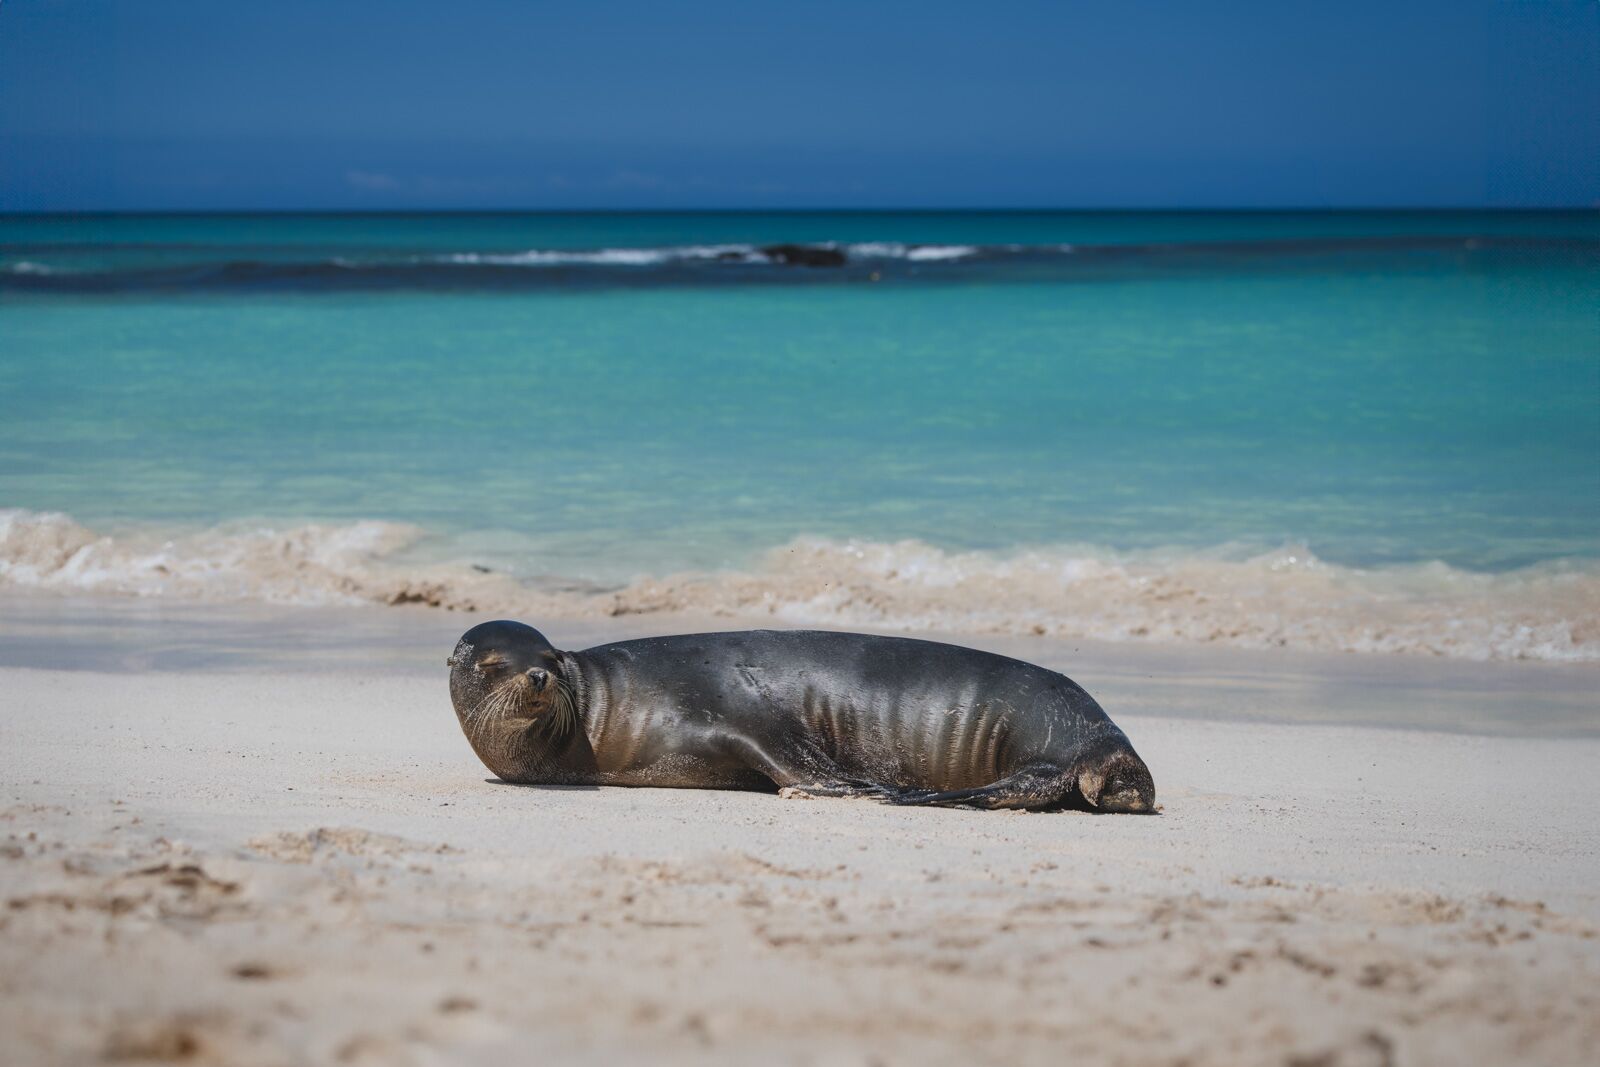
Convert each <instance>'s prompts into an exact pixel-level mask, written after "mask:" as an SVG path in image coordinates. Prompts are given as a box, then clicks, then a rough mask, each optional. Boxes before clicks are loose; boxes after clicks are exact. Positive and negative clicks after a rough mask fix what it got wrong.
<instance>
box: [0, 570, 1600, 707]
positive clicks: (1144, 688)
mask: <svg viewBox="0 0 1600 1067" xmlns="http://www.w3.org/2000/svg"><path fill="white" fill-rule="evenodd" d="M0 603H4V604H5V605H6V607H7V611H6V612H5V613H4V615H3V616H0V669H3V668H38V667H42V668H46V669H55V668H66V669H88V670H97V671H106V672H113V673H141V672H147V671H155V672H178V673H239V672H253V673H263V672H265V673H271V672H279V671H282V672H292V673H297V674H299V673H328V674H342V675H368V676H371V675H373V674H375V673H382V674H385V675H401V676H405V677H409V678H415V679H418V680H421V681H422V684H424V685H438V686H441V687H442V686H443V684H444V677H445V672H444V670H443V667H442V663H443V660H444V657H445V656H447V655H448V654H449V651H450V649H451V648H453V647H454V645H455V641H456V638H457V637H459V636H460V634H461V632H462V631H464V630H466V629H468V628H469V627H471V626H473V625H475V624H477V623H479V622H483V621H485V620H486V619H488V618H491V617H493V616H492V615H491V614H488V613H484V612H476V613H469V612H457V611H447V610H440V609H434V608H426V607H420V606H415V605H408V606H399V607H383V606H376V605H353V606H343V605H341V606H318V607H306V606H298V605H270V604H260V603H251V602H233V603H201V602H193V601H184V600H178V599H164V598H135V597H125V596H81V595H80V596H69V595H62V594H56V593H30V594H22V595H18V594H16V593H14V592H8V593H6V594H4V595H3V596H0ZM524 621H529V622H531V623H532V624H533V625H535V626H536V627H538V628H539V629H540V630H542V631H543V632H544V633H545V634H546V635H547V636H548V637H550V638H551V640H552V641H553V642H554V643H556V644H557V645H558V646H560V647H568V648H574V649H578V648H584V647H588V646H591V645H596V644H602V643H606V642H609V641H617V640H626V639H631V638H636V637H647V636H651V635H655V634H662V633H689V632H696V631H700V632H704V631H714V630H735V629H746V628H761V627H769V628H770V627H774V626H777V627H779V628H802V627H797V626H785V624H784V623H783V622H782V621H781V620H774V619H772V618H771V617H752V616H738V615H720V614H719V615H710V614H703V613H702V614H686V613H670V612H662V613H650V614H633V615H623V616H619V617H616V618H538V617H532V618H529V617H524ZM813 628H819V629H845V628H846V627H839V626H831V627H829V626H823V627H813ZM862 629H863V632H869V633H884V634H890V635H893V636H902V637H921V638H924V639H928V640H935V641H945V642H949V643H954V644H962V645H968V646H970V647H974V648H981V649H985V650H987V651H991V652H996V653H999V654H1001V655H1007V656H1013V657H1015V658H1018V659H1025V660H1028V661H1030V662H1035V663H1039V664H1041V665H1042V666H1045V667H1049V668H1050V669H1052V670H1057V671H1061V672H1062V673H1064V674H1067V675H1069V676H1071V677H1073V678H1074V679H1076V680H1077V681H1078V682H1080V683H1081V684H1083V685H1084V686H1085V687H1086V688H1088V689H1089V690H1090V692H1091V693H1094V694H1096V696H1097V698H1098V699H1100V701H1101V703H1102V704H1103V705H1104V706H1105V707H1106V708H1107V710H1108V711H1110V712H1111V713H1112V715H1113V717H1120V716H1121V715H1122V714H1135V715H1156V716H1162V717H1176V718H1183V719H1193V720H1201V721H1236V722H1263V723H1286V724H1295V723H1303V724H1321V725H1343V726H1365V727H1378V728H1396V729H1407V730H1428V731H1436V732H1442V733H1455V734H1469V735H1493V736H1514V737H1552V738H1555V737H1600V695H1596V694H1597V683H1600V669H1597V668H1596V667H1595V666H1593V665H1589V664H1560V663H1548V662H1539V661H1509V662H1508V661H1491V662H1476V661H1468V660H1459V659H1449V658H1444V657H1424V656H1407V655H1388V654H1381V653H1340V652H1321V651H1312V652H1305V651H1297V650H1291V649H1252V648H1233V647H1227V646H1216V645H1194V644H1164V643H1158V642H1154V641H1148V642H1146V641H1141V642H1132V641H1127V642H1110V641H1093V640H1071V639H1062V638H1051V637H1034V636H1007V635H995V634H973V633H952V632H945V631H904V630H879V629H873V628H862Z"/></svg>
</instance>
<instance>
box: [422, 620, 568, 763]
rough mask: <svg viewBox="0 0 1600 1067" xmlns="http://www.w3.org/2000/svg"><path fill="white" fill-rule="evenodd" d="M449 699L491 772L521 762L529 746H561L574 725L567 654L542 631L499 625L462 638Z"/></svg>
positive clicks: (486, 625) (454, 661)
mask: <svg viewBox="0 0 1600 1067" xmlns="http://www.w3.org/2000/svg"><path fill="white" fill-rule="evenodd" d="M446 662H447V663H448V665H449V667H450V702H451V703H452V704H454V705H455V710H456V717H457V718H458V719H460V720H461V728H462V730H463V731H465V732H466V735H467V740H468V741H470V742H471V743H472V747H473V748H474V749H475V750H476V751H477V753H478V755H479V756H480V757H482V758H483V760H484V762H485V763H487V764H489V766H490V769H491V770H494V771H495V773H497V774H502V776H506V775H505V774H504V773H503V772H502V771H501V769H500V765H520V764H522V763H524V762H525V761H526V760H527V758H528V757H529V756H530V755H537V753H530V752H528V751H527V749H528V748H529V747H530V746H533V747H538V742H540V741H545V742H550V741H555V740H559V739H560V738H561V737H563V736H565V734H566V733H567V731H568V730H570V729H571V727H572V726H573V725H575V722H576V718H575V713H574V710H573V702H572V691H571V689H570V688H569V687H568V684H567V681H566V678H565V677H564V672H563V670H562V658H561V653H560V652H558V651H556V650H555V649H554V648H552V647H551V646H550V642H549V641H547V640H545V637H544V635H543V634H541V633H540V632H539V631H538V630H535V629H534V628H533V627H531V626H527V625H524V624H523V623H520V622H510V621H505V620H500V621H496V622H486V623H482V624H480V625H478V626H474V627H473V628H472V629H470V630H468V631H467V632H466V633H464V634H462V635H461V640H459V641H457V642H456V648H455V651H454V652H453V653H451V655H450V658H449V660H448V661H446Z"/></svg>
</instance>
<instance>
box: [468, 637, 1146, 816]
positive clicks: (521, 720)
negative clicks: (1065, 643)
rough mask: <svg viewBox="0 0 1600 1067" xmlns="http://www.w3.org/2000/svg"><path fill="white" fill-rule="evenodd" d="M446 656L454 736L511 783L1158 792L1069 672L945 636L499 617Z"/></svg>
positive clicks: (895, 794) (1083, 798) (909, 792)
mask: <svg viewBox="0 0 1600 1067" xmlns="http://www.w3.org/2000/svg"><path fill="white" fill-rule="evenodd" d="M448 665H449V667H450V699H451V702H452V703H453V704H454V705H455V710H456V715H457V717H458V718H459V719H460V722H461V728H462V730H463V731H464V732H465V733H466V735H467V740H468V741H469V742H470V743H471V745H472V748H473V751H475V752H476V753H477V754H478V757H479V758H480V759H482V760H483V762H484V764H485V765H486V766H487V767H488V768H489V770H491V771H493V772H494V773H495V774H496V775H498V776H499V777H501V778H503V779H505V780H506V781H509V782H529V783H532V782H538V783H550V784H569V785H644V786H679V787H688V788H702V789H771V788H772V787H773V786H776V787H777V788H778V790H779V792H780V794H781V795H784V796H828V797H842V796H863V797H876V798H878V799H881V800H885V801H888V802H890V803H895V804H939V805H974V806H977V807H983V808H1048V807H1058V806H1063V805H1068V804H1075V803H1083V804H1087V805H1088V806H1089V807H1091V808H1094V809H1097V810H1099V811H1116V812H1148V811H1151V810H1153V807H1154V804H1155V783H1154V781H1153V780H1152V779H1151V777H1150V771H1149V769H1148V768H1147V767H1146V766H1145V764H1144V761H1143V760H1141V759H1140V758H1139V756H1138V755H1137V754H1136V753H1135V752H1134V751H1133V746H1132V745H1131V744H1129V743H1128V738H1127V736H1126V735H1125V734H1123V732H1122V731H1121V730H1119V729H1118V728H1117V726H1116V724H1114V723H1113V722H1112V721H1111V719H1110V718H1108V717H1107V715H1106V713H1105V712H1104V711H1102V710H1101V708H1100V705H1099V704H1097V703H1095V701H1094V698H1093V697H1091V696H1090V695H1089V694H1088V693H1086V692H1084V690H1083V688H1082V687H1080V686H1079V685H1078V684H1077V683H1075V682H1073V681H1072V680H1071V679H1069V678H1067V677H1065V676H1064V675H1060V674H1057V673H1056V672H1054V671H1049V670H1045V669H1044V668H1043V667H1037V666H1034V665H1033V664H1031V663H1024V662H1022V661H1021V660H1015V659H1009V658H1007V657H1005V656H997V655H994V654H993V653H989V652H979V651H977V650H976V649H970V648H962V647H960V646H957V645H946V644H939V643H936V642H932V641H920V640H914V639H910V638H902V637H873V636H868V635H865V634H850V633H831V632H822V631H808V630H752V631H743V632H737V633H709V634H687V635H681V636H674V637H651V638H645V639H642V640H637V641H619V642H616V643H614V644H609V645H599V646H597V647H595V648H589V649H585V650H583V651H581V652H564V651H561V650H560V649H557V648H555V647H553V646H552V645H551V644H550V642H549V641H547V640H546V639H545V637H544V635H543V634H541V633H540V632H539V631H538V630H535V629H534V628H533V627H531V626H528V625H525V624H523V623H520V622H510V621H505V620H501V621H496V622H486V623H482V624H481V625H478V626H474V627H473V628H472V629H470V630H468V631H467V632H466V633H465V634H464V635H462V637H461V640H460V641H459V642H458V643H457V644H456V648H455V651H454V652H453V653H452V654H451V656H450V658H449V661H448Z"/></svg>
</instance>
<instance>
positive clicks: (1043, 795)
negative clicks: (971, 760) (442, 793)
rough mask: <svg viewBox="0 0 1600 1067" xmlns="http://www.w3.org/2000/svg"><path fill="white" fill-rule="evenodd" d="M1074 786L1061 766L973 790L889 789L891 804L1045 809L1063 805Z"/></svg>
mask: <svg viewBox="0 0 1600 1067" xmlns="http://www.w3.org/2000/svg"><path fill="white" fill-rule="evenodd" d="M1071 787H1072V783H1071V781H1070V780H1069V779H1068V778H1067V776H1066V775H1065V774H1064V773H1063V772H1062V770H1061V768H1060V767H1054V766H1044V765H1041V766H1034V767H1024V768H1023V769H1022V770H1020V771H1018V772H1016V773H1015V774H1012V775H1008V776H1007V777H1005V778H1002V779H1000V780H999V781H998V782H995V783H994V784H992V785H984V786H978V787H976V788H974V789H942V790H940V789H898V790H887V791H885V793H884V796H883V800H884V802H885V803H888V804H918V805H932V806H936V807H947V808H948V807H974V808H1045V807H1049V806H1051V805H1052V804H1058V803H1060V802H1061V801H1062V800H1063V799H1064V798H1065V797H1066V794H1067V790H1068V789H1070V788H1071Z"/></svg>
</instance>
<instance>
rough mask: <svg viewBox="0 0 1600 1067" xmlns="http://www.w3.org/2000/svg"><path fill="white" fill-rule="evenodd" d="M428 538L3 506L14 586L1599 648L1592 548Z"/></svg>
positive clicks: (866, 623)
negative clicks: (1509, 563) (637, 548)
mask: <svg viewBox="0 0 1600 1067" xmlns="http://www.w3.org/2000/svg"><path fill="white" fill-rule="evenodd" d="M423 537H424V531H422V530H420V529H418V528H416V527H412V526H405V525H401V524H396V523H388V522H357V523H350V524H341V525H318V524H308V525H300V526H294V527H288V528H278V527H270V526H261V525H249V524H228V525H224V526H219V527H214V528H210V529H203V530H193V531H188V532H184V533H181V534H177V535H170V534H166V535H162V534H154V533H144V534H141V533H128V534H118V535H115V536H112V535H106V534H101V533H96V532H94V531H92V530H90V529H87V528H86V527H84V526H82V525H81V524H79V523H77V522H75V521H74V520H72V519H71V518H69V517H67V516H65V515H61V514H53V513H40V512H31V511H21V510H11V511H0V588H5V587H11V588H28V589H43V590H57V591H62V592H80V593H109V594H123V595H134V596H151V597H158V596H159V597H180V598H190V599H200V600H261V601H269V602H275V603H294V604H335V603H338V604H351V603H375V604H424V605H429V606H433V607H438V608H446V609H451V610H460V611H482V612H494V613H497V614H506V615H518V616H521V617H525V618H534V619H537V618H540V617H546V618H550V617H563V618H577V617H591V616H615V615H636V614H654V613H693V614H702V615H704V614H710V615H717V616H725V617H728V618H730V619H735V620H739V621H740V622H742V623H751V622H759V621H760V620H762V619H767V620H771V621H775V622H780V623H783V624H786V625H808V624H809V625H823V626H847V627H867V628H873V629H884V630H914V631H930V630H931V631H940V632H946V633H956V634H959V633H998V634H1036V635H1044V636H1051V637H1059V638H1088V639H1097V640H1107V641H1151V642H1177V643H1211V644H1220V645H1231V646H1236V647H1244V648H1279V647H1281V648H1295V649H1303V650H1322V651H1344V652H1385V653H1410V654H1422V655H1434V656H1446V657H1453V658H1461V659H1471V660H1542V661H1555V662H1600V564H1597V563H1596V562H1595V561H1567V562H1557V563H1546V564H1539V565H1536V566H1533V567H1528V568H1524V569H1521V570H1517V571H1510V572H1506V573H1499V574H1486V573H1479V572H1473V571H1465V570H1461V569H1458V568H1454V567H1450V566H1448V565H1446V564H1443V563H1423V564H1411V565H1404V566H1387V567H1382V568H1373V569H1361V568H1353V567H1343V566H1338V565H1334V564H1330V563H1326V562H1324V561H1322V560H1319V559H1318V558H1317V557H1316V556H1315V555H1313V554H1312V553H1311V552H1309V551H1308V550H1306V549H1305V548H1304V547H1301V546H1294V545H1288V546H1284V547H1282V548H1279V549H1277V550H1274V551H1271V552H1266V553H1255V554H1249V553H1243V552H1238V551H1227V550H1224V549H1218V550H1216V551H1212V552H1192V551H1191V552H1176V551H1170V552H1145V553H1119V552H1113V551H1108V550H1104V549H1096V548H1087V547H1084V548H1080V547H1071V546H1060V547H1050V548H1034V549H1029V550H1025V551H1015V552H1007V553H999V552H952V551H948V550H945V549H941V548H938V547H935V546H932V545H928V544H925V543H922V542H917V541H902V542H896V543H883V542H871V541H836V540H824V539H817V538H801V539H798V540H796V541H793V542H791V543H789V544H787V545H784V546H781V547H779V548H776V549H773V550H771V551H769V552H767V553H766V554H765V555H764V556H763V557H761V558H760V559H759V560H758V561H757V563H756V564H755V565H754V566H753V567H751V568H750V569H749V570H745V571H716V572H705V573H694V574H676V575H667V576H656V577H643V578H638V579H635V580H633V581H631V582H629V583H627V584H624V585H621V586H615V587H600V586H595V585H592V584H586V583H583V582H581V581H560V580H554V579H534V580H519V579H517V578H514V577H512V576H510V575H507V574H500V573H494V572H492V571H489V570H488V569H487V568H484V567H482V566H480V565H475V564H473V563H472V562H471V561H470V560H458V561H450V562H440V563H419V562H417V561H416V558H415V556H416V554H415V553H414V552H407V551H405V550H407V549H409V548H411V547H412V546H414V545H415V544H416V543H417V542H418V541H419V540H420V539H422V538H423Z"/></svg>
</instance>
